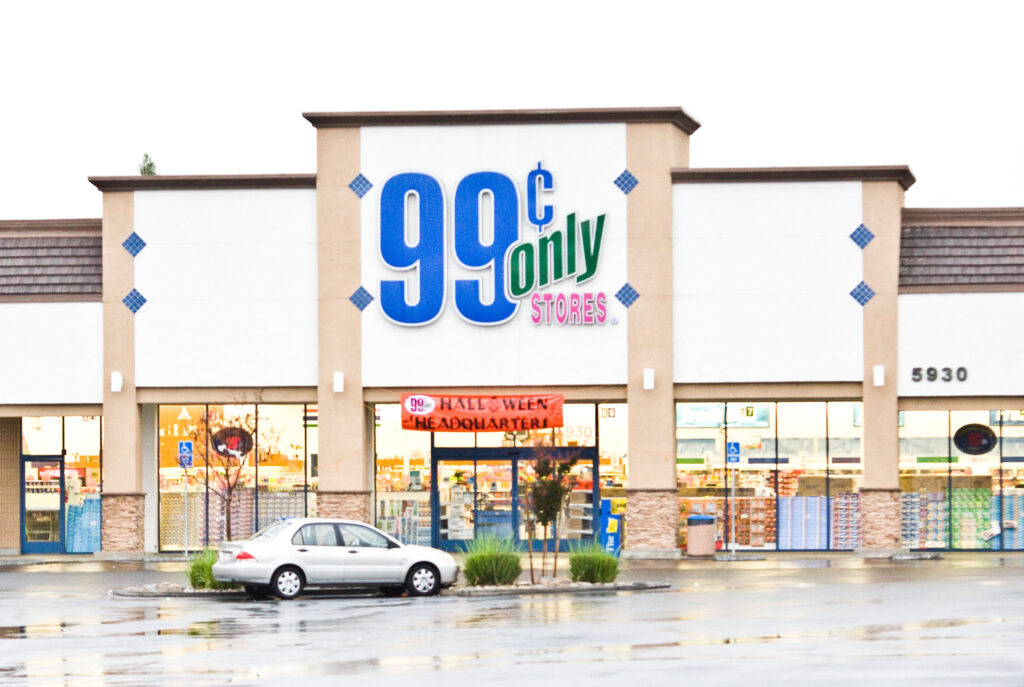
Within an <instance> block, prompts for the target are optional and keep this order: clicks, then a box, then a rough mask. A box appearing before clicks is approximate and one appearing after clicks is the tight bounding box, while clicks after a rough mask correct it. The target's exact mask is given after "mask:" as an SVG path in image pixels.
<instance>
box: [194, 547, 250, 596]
mask: <svg viewBox="0 0 1024 687" xmlns="http://www.w3.org/2000/svg"><path fill="white" fill-rule="evenodd" d="M216 562H217V549H206V550H205V551H200V552H199V553H197V554H196V555H194V556H192V560H191V561H189V564H188V572H187V574H188V583H189V584H190V585H192V589H237V588H238V587H239V586H240V585H239V584H237V583H235V582H219V581H217V580H215V579H213V564H214V563H216Z"/></svg>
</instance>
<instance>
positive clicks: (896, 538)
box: [860, 488, 903, 555]
mask: <svg viewBox="0 0 1024 687" xmlns="http://www.w3.org/2000/svg"><path fill="white" fill-rule="evenodd" d="M900 498H901V496H900V490H899V489H871V488H865V489H861V490H860V517H861V550H867V551H872V550H875V551H889V552H890V554H889V555H891V552H893V551H899V550H902V549H903V537H902V532H901V529H900V518H901V512H900Z"/></svg>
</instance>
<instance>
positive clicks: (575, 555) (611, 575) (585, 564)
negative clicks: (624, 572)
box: [569, 542, 619, 583]
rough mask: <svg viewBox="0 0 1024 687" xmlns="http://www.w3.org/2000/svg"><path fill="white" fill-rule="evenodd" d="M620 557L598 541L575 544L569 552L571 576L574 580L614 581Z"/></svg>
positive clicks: (617, 574)
mask: <svg viewBox="0 0 1024 687" xmlns="http://www.w3.org/2000/svg"><path fill="white" fill-rule="evenodd" d="M618 576H619V559H618V557H617V556H616V555H615V554H613V553H609V552H608V551H605V550H604V549H602V548H601V545H600V544H599V543H597V542H590V543H587V544H580V545H578V546H573V547H572V548H571V550H570V553H569V577H570V578H571V579H572V581H573V582H602V583H607V582H614V581H615V578H617V577H618Z"/></svg>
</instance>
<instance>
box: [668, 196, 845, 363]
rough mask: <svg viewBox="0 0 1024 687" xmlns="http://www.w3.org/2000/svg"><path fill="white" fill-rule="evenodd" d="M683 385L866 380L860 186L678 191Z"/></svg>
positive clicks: (677, 318) (677, 317) (677, 350)
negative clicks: (855, 294) (859, 295)
mask: <svg viewBox="0 0 1024 687" xmlns="http://www.w3.org/2000/svg"><path fill="white" fill-rule="evenodd" d="M672 202H673V258H674V272H675V278H674V299H675V305H674V310H673V318H674V321H673V330H674V337H675V339H674V354H675V361H674V365H675V376H674V380H675V382H677V383H687V382H689V383H716V382H808V381H859V380H860V379H861V377H862V374H863V373H862V360H863V341H862V332H863V316H862V312H861V306H860V305H859V304H858V303H857V302H856V301H855V300H854V299H853V298H852V297H851V296H850V291H851V290H852V289H853V288H854V287H855V286H856V285H857V284H858V283H859V282H860V281H861V275H862V255H861V249H860V248H859V247H858V246H857V245H856V244H855V243H854V242H853V241H852V240H851V239H850V238H849V235H850V233H851V232H852V231H853V230H854V229H856V228H857V226H858V225H859V224H860V223H861V218H862V200H861V184H860V182H781V183H684V184H676V185H675V186H674V187H673V200H672Z"/></svg>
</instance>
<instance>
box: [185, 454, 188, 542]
mask: <svg viewBox="0 0 1024 687" xmlns="http://www.w3.org/2000/svg"><path fill="white" fill-rule="evenodd" d="M185 556H186V558H187V557H188V468H187V467H186V468H185Z"/></svg>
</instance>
